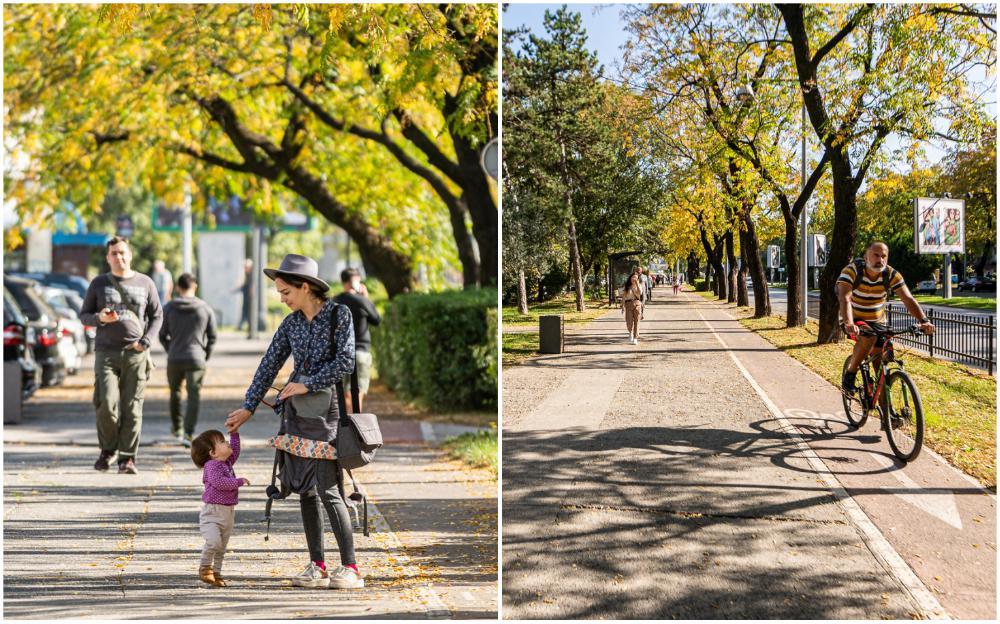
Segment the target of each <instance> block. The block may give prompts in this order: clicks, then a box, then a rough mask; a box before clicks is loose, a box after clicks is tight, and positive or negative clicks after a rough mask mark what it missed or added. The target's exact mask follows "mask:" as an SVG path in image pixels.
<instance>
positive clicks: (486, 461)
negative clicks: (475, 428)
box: [442, 429, 499, 476]
mask: <svg viewBox="0 0 1000 624" xmlns="http://www.w3.org/2000/svg"><path fill="white" fill-rule="evenodd" d="M442 447H443V448H444V449H445V450H446V451H448V454H449V455H450V456H451V457H452V458H454V459H457V460H459V461H461V462H463V463H465V464H467V465H469V466H472V467H473V468H486V469H488V470H490V471H491V472H492V473H493V475H494V476H496V474H497V467H498V465H499V451H498V445H497V430H496V429H492V430H490V431H480V432H478V433H463V434H462V435H460V436H455V437H452V438H448V439H447V440H445V441H444V443H443V444H442Z"/></svg>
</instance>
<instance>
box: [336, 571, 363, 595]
mask: <svg viewBox="0 0 1000 624" xmlns="http://www.w3.org/2000/svg"><path fill="white" fill-rule="evenodd" d="M364 586H365V579H363V578H361V574H360V573H358V572H355V571H354V569H353V568H347V567H344V566H340V567H339V568H337V569H336V570H334V572H333V574H331V575H330V588H331V589H361V588H362V587H364Z"/></svg>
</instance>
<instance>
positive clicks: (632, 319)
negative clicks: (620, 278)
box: [622, 273, 642, 344]
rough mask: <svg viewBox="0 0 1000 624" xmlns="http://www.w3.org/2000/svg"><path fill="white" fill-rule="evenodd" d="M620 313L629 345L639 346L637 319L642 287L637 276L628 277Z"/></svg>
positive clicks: (640, 305) (639, 316)
mask: <svg viewBox="0 0 1000 624" xmlns="http://www.w3.org/2000/svg"><path fill="white" fill-rule="evenodd" d="M622 311H623V312H624V313H625V327H626V328H627V329H628V342H629V344H639V319H640V318H641V317H642V285H640V283H639V274H638V273H633V274H632V275H629V277H628V280H627V281H626V282H625V290H624V292H623V293H622Z"/></svg>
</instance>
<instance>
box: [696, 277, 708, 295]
mask: <svg viewBox="0 0 1000 624" xmlns="http://www.w3.org/2000/svg"><path fill="white" fill-rule="evenodd" d="M694 289H695V290H697V291H698V292H705V291H706V290H708V280H705V279H697V280H695V281H694Z"/></svg>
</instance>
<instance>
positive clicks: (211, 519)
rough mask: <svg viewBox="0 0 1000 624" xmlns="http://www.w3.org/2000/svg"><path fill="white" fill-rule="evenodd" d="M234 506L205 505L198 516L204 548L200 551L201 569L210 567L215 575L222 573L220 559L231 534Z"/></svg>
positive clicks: (234, 512)
mask: <svg viewBox="0 0 1000 624" xmlns="http://www.w3.org/2000/svg"><path fill="white" fill-rule="evenodd" d="M235 517H236V506H235V505H217V504H215V503H205V504H204V506H203V507H202V508H201V513H200V514H198V522H199V525H200V528H201V536H202V537H204V538H205V547H204V548H202V550H201V567H203V568H204V567H206V566H212V569H213V570H215V572H216V574H218V573H219V572H222V558H223V557H224V556H225V554H226V546H227V545H228V544H229V536H230V535H232V534H233V520H234V519H235Z"/></svg>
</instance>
